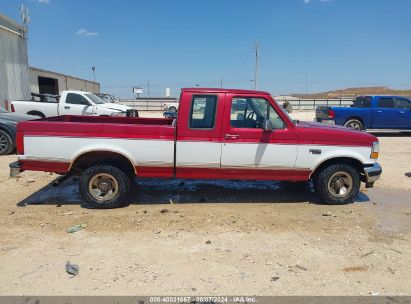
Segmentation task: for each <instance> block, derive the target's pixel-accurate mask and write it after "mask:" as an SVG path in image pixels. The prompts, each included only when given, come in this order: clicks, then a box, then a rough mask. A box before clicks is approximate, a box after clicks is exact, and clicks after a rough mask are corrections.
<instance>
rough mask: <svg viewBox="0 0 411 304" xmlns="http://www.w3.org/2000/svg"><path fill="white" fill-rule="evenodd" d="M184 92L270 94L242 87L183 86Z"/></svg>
mask: <svg viewBox="0 0 411 304" xmlns="http://www.w3.org/2000/svg"><path fill="white" fill-rule="evenodd" d="M181 91H182V92H196V93H231V94H261V95H270V93H268V92H265V91H254V90H240V89H220V88H183V89H181Z"/></svg>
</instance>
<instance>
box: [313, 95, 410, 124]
mask: <svg viewBox="0 0 411 304" xmlns="http://www.w3.org/2000/svg"><path fill="white" fill-rule="evenodd" d="M315 120H316V121H317V122H323V123H329V124H336V125H341V126H345V127H348V128H353V129H356V130H359V131H362V130H382V129H384V130H401V131H411V100H410V99H408V98H405V97H400V96H360V97H357V98H356V99H355V100H354V102H353V104H352V105H351V107H325V106H318V107H317V108H316V111H315Z"/></svg>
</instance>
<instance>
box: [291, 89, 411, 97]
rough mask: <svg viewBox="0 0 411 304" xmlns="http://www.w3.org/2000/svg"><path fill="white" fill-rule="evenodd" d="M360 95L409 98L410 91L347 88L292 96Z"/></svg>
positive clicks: (410, 95)
mask: <svg viewBox="0 0 411 304" xmlns="http://www.w3.org/2000/svg"><path fill="white" fill-rule="evenodd" d="M360 95H400V96H408V97H411V89H410V90H394V89H390V88H387V87H358V88H347V89H340V90H334V91H328V92H322V93H314V94H292V96H294V97H298V98H309V99H311V98H344V97H355V96H360Z"/></svg>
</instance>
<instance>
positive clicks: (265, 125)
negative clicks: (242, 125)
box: [261, 118, 273, 132]
mask: <svg viewBox="0 0 411 304" xmlns="http://www.w3.org/2000/svg"><path fill="white" fill-rule="evenodd" d="M261 128H262V129H263V131H264V132H271V130H272V129H273V124H272V122H271V121H270V120H269V119H266V118H265V119H264V121H263V125H262V126H261Z"/></svg>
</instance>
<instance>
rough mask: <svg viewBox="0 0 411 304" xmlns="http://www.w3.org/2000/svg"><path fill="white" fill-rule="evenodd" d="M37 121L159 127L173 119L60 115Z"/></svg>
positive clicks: (168, 123)
mask: <svg viewBox="0 0 411 304" xmlns="http://www.w3.org/2000/svg"><path fill="white" fill-rule="evenodd" d="M37 121H48V122H76V123H91V124H96V123H98V124H133V125H150V126H152V125H160V126H171V124H172V122H173V119H169V118H140V117H113V116H80V115H62V116H55V117H48V118H44V119H38V120H37Z"/></svg>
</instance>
